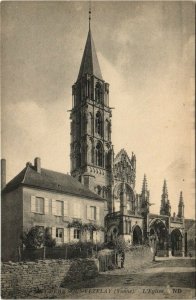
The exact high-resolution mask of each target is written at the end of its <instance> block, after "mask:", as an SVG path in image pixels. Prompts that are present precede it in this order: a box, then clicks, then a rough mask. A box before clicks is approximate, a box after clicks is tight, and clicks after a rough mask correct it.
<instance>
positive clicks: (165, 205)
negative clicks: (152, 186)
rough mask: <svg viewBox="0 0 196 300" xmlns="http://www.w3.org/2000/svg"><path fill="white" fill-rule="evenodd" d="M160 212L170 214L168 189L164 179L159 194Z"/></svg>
mask: <svg viewBox="0 0 196 300" xmlns="http://www.w3.org/2000/svg"><path fill="white" fill-rule="evenodd" d="M160 214H161V215H168V216H170V214H171V205H170V201H169V199H168V190H167V182H166V180H164V183H163V192H162V196H161V209H160Z"/></svg>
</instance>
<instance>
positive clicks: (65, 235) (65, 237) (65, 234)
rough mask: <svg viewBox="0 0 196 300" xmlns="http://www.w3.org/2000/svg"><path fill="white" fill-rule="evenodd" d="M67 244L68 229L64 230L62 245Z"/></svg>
mask: <svg viewBox="0 0 196 300" xmlns="http://www.w3.org/2000/svg"><path fill="white" fill-rule="evenodd" d="M67 242H68V228H67V227H66V228H64V243H67Z"/></svg>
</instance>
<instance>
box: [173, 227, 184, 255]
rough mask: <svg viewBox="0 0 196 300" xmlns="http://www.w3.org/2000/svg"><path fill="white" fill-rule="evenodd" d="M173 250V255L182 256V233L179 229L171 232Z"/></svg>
mask: <svg viewBox="0 0 196 300" xmlns="http://www.w3.org/2000/svg"><path fill="white" fill-rule="evenodd" d="M171 252H172V256H182V234H181V232H180V230H179V229H174V230H173V231H172V232H171Z"/></svg>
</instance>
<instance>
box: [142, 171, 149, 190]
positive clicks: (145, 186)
mask: <svg viewBox="0 0 196 300" xmlns="http://www.w3.org/2000/svg"><path fill="white" fill-rule="evenodd" d="M147 191H148V185H147V179H146V174H144V179H143V184H142V193H145V192H147Z"/></svg>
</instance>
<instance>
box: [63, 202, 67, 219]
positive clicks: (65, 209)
mask: <svg viewBox="0 0 196 300" xmlns="http://www.w3.org/2000/svg"><path fill="white" fill-rule="evenodd" d="M63 216H64V217H65V216H68V202H67V200H64V203H63Z"/></svg>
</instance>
